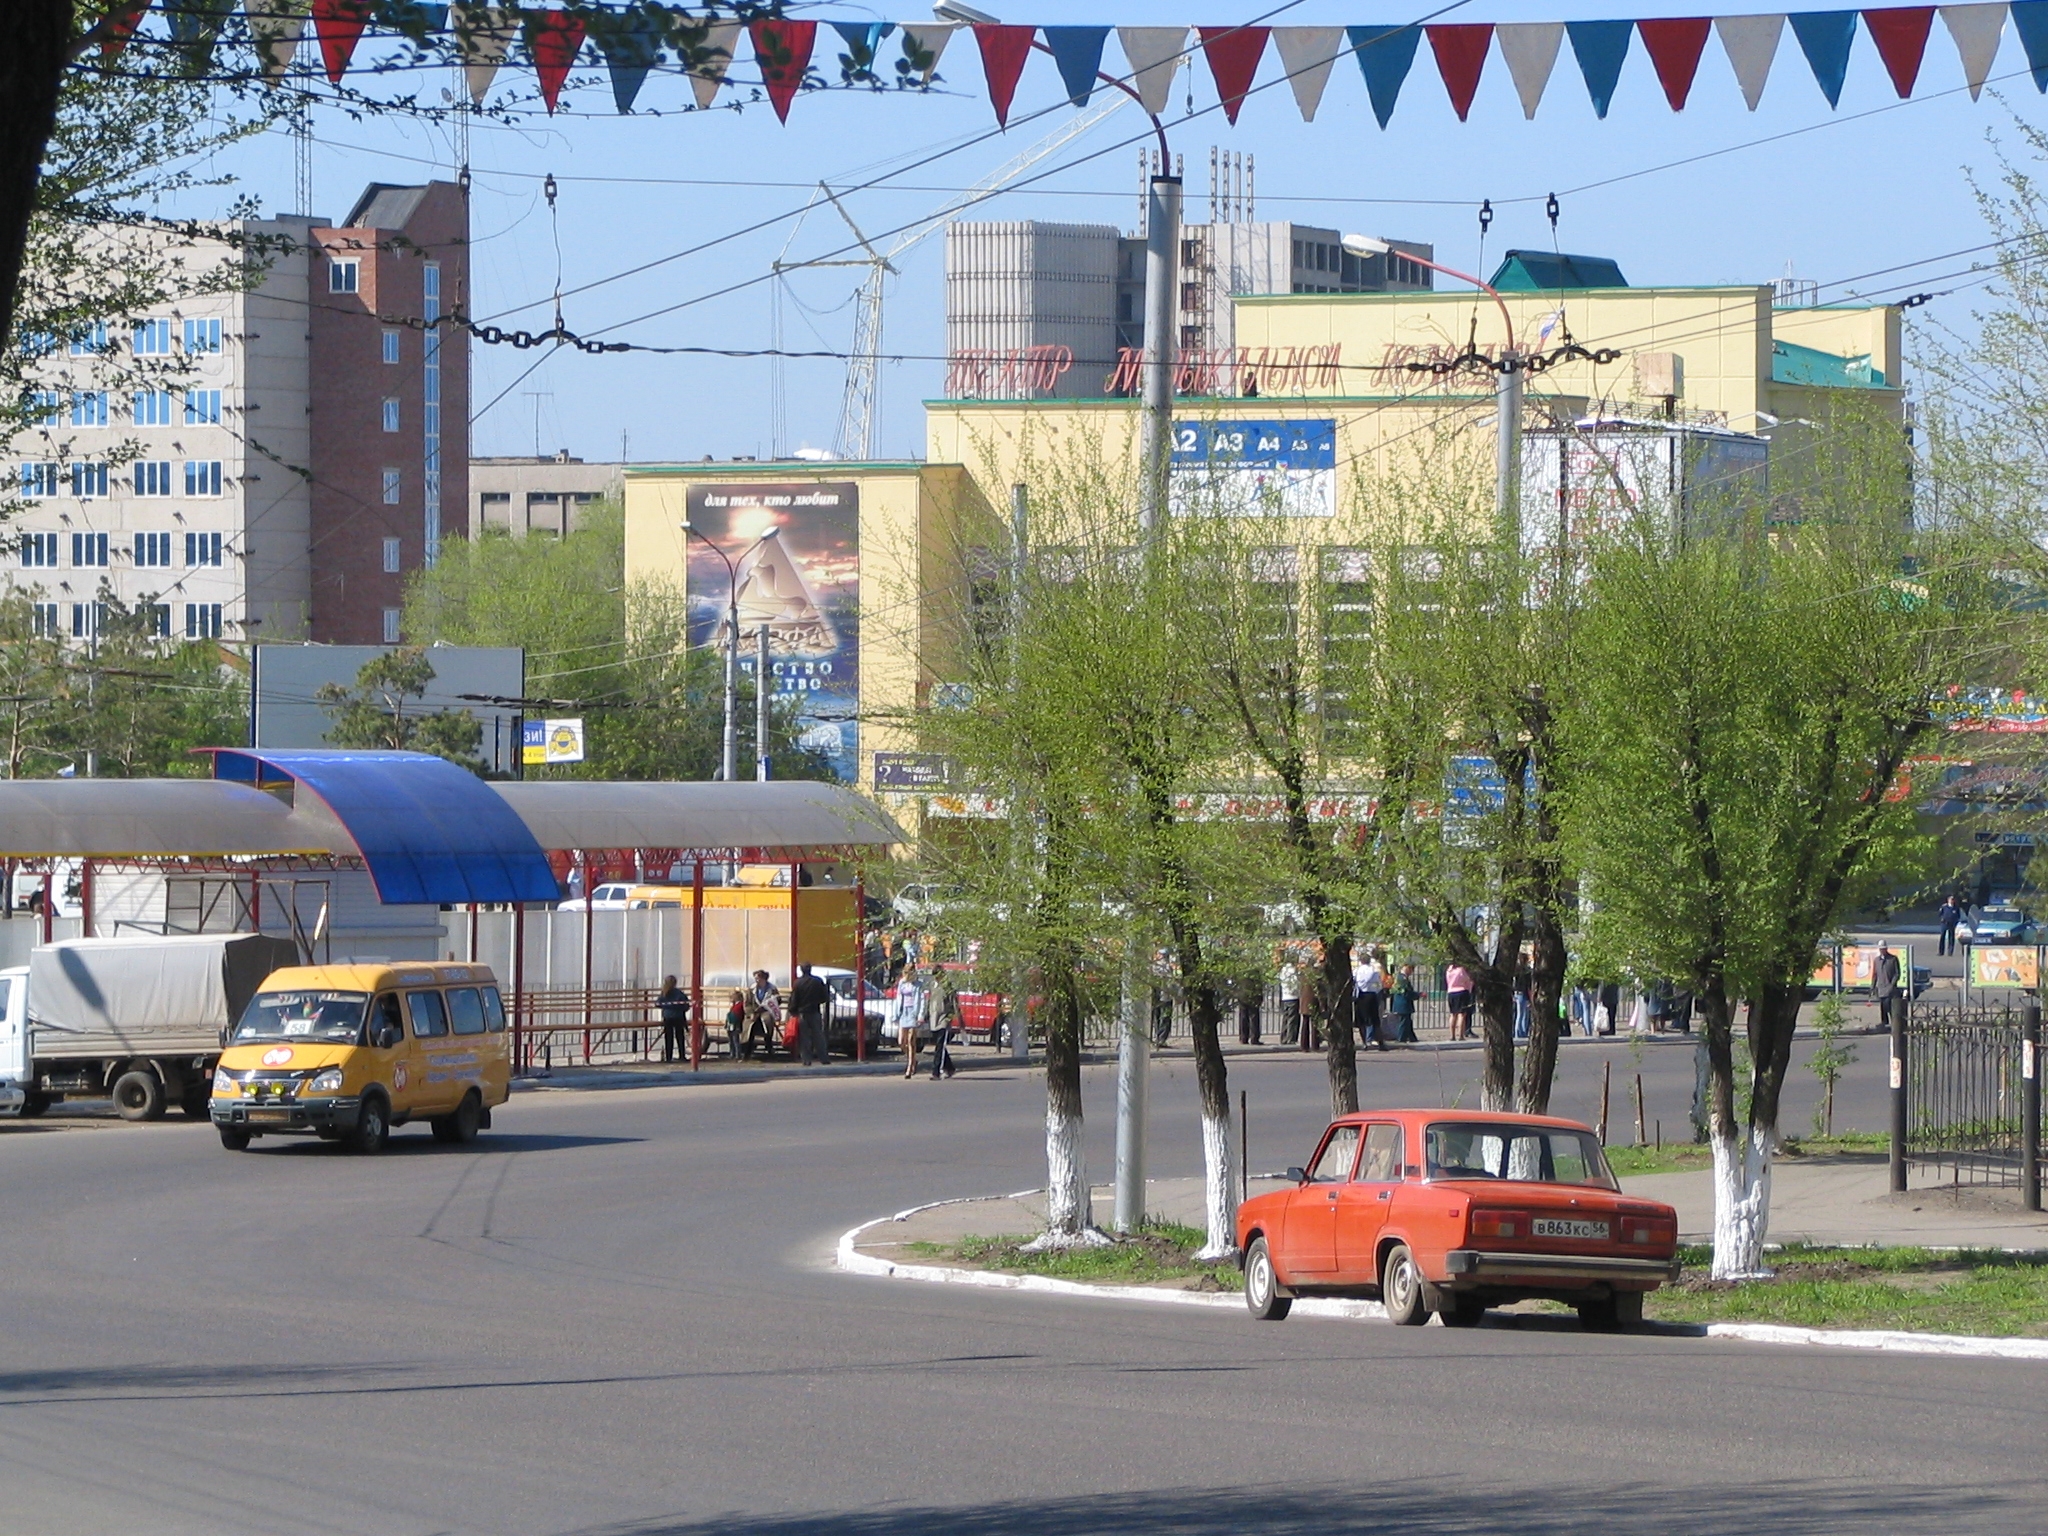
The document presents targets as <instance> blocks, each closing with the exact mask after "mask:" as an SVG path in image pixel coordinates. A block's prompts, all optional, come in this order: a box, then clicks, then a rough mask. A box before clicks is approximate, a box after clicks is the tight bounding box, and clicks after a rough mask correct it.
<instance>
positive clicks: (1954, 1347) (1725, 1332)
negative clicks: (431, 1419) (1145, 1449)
mask: <svg viewBox="0 0 2048 1536" xmlns="http://www.w3.org/2000/svg"><path fill="white" fill-rule="evenodd" d="M1036 1193H1038V1191H1036V1190H1031V1189H1024V1190H1019V1191H1017V1193H1016V1194H1014V1195H976V1196H973V1197H972V1198H970V1199H966V1200H933V1201H931V1202H929V1203H928V1204H925V1205H913V1206H912V1207H910V1209H909V1210H907V1211H898V1212H897V1213H896V1214H895V1215H894V1216H878V1217H876V1218H875V1219H874V1220H873V1221H864V1222H862V1223H861V1224H860V1225H859V1226H857V1227H854V1228H853V1229H852V1230H850V1231H848V1232H845V1233H843V1234H842V1235H841V1236H840V1239H839V1246H838V1249H837V1251H836V1252H835V1253H834V1255H833V1263H834V1264H835V1265H836V1266H837V1267H838V1268H840V1269H842V1270H844V1271H846V1273H848V1274H850V1275H872V1276H874V1277H876V1278H877V1279H883V1280H922V1281H925V1282H926V1283H928V1284H936V1285H977V1286H982V1287H984V1288H986V1289H989V1290H997V1291H1036V1292H1038V1293H1039V1294H1040V1295H1053V1296H1086V1297H1090V1298H1092V1299H1094V1300H1098V1301H1147V1302H1152V1303H1154V1304H1155V1305H1164V1306H1180V1307H1231V1308H1239V1307H1242V1306H1243V1305H1244V1298H1243V1297H1242V1296H1240V1295H1236V1294H1229V1295H1221V1294H1218V1293H1216V1292H1214V1291H1176V1290H1168V1289H1165V1288H1163V1287H1159V1286H1150V1285H1087V1284H1084V1283H1083V1282H1081V1281H1079V1280H1055V1279H1053V1278H1052V1277H1051V1276H1049V1275H1004V1274H998V1273H996V1272H995V1271H993V1270H987V1269H955V1268H953V1267H952V1266H951V1265H946V1264H899V1263H897V1262H895V1261H894V1260H892V1259H878V1258H876V1257H875V1256H874V1255H873V1254H871V1253H862V1252H861V1251H860V1250H859V1247H858V1246H857V1245H858V1244H859V1242H860V1238H861V1234H862V1233H864V1232H866V1231H868V1230H869V1229H870V1228H872V1227H879V1226H882V1225H884V1224H885V1223H887V1222H892V1221H908V1220H909V1219H910V1218H911V1217H913V1216H915V1215H917V1214H918V1213H919V1212H921V1211H932V1210H937V1209H938V1208H939V1207H940V1206H942V1205H977V1204H979V1203H981V1202H982V1201H984V1200H1014V1199H1017V1198H1018V1197H1019V1196H1021V1195H1031V1194H1036ZM1294 1312H1295V1314H1296V1315H1297V1316H1301V1317H1343V1318H1353V1319H1360V1320H1363V1321H1367V1322H1379V1323H1383V1322H1385V1321H1386V1320H1387V1309H1386V1308H1385V1307H1383V1306H1381V1305H1380V1304H1379V1303H1378V1302H1376V1301H1351V1300H1347V1299H1345V1298H1342V1297H1336V1296H1304V1297H1301V1298H1299V1299H1298V1300H1297V1301H1296V1302H1295V1303H1294ZM1706 1335H1707V1337H1708V1338H1710V1339H1730V1340H1734V1341H1736V1342H1739V1343H1745V1344H1798V1345H1806V1346H1809V1347H1818V1348H1824V1349H1867V1350H1874V1351H1878V1352H1880V1353H1884V1354H1904V1355H1951V1356H1965V1357H1973V1358H1977V1359H1995V1360H2043V1361H2048V1339H1986V1338H1977V1337H1974V1336H1971V1335H1967V1334H1951V1333H1902V1332H1899V1331H1896V1330H1891V1329H1855V1328H1791V1327H1786V1326H1784V1325H1782V1324H1778V1323H1708V1324H1707V1325H1706ZM1667 1337H1669V1335H1667Z"/></svg>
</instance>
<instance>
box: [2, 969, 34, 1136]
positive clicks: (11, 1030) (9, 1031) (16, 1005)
mask: <svg viewBox="0 0 2048 1536" xmlns="http://www.w3.org/2000/svg"><path fill="white" fill-rule="evenodd" d="M28 1045H29V1036H28V967H27V966H25V965H13V966H9V967H7V968H6V969H5V970H0V1110H5V1109H14V1110H19V1109H21V1108H22V1107H23V1106H24V1105H26V1104H27V1103H28V1091H27V1090H28V1084H29V1083H30V1081H31V1080H32V1074H31V1072H30V1070H29V1049H28Z"/></svg>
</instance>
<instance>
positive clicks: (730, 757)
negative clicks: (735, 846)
mask: <svg viewBox="0 0 2048 1536" xmlns="http://www.w3.org/2000/svg"><path fill="white" fill-rule="evenodd" d="M682 530H683V541H684V543H685V544H687V543H688V542H689V541H690V540H691V539H693V538H694V539H696V540H697V541H698V542H699V543H701V544H702V545H703V546H704V547H705V548H706V549H708V550H710V551H711V553H713V554H714V555H716V556H718V559H719V562H720V563H721V564H722V565H724V567H725V581H726V586H725V729H724V731H723V733H722V734H721V736H720V739H719V754H718V777H719V778H720V779H722V780H723V781H724V782H725V783H727V784H730V783H732V781H733V780H734V779H736V778H738V777H739V757H740V734H739V692H740V690H739V677H740V572H739V566H738V564H737V563H735V562H734V560H733V558H732V556H730V555H728V554H727V553H726V552H725V551H724V550H722V549H720V548H719V547H718V546H717V545H716V544H714V543H712V542H711V539H710V537H709V536H708V535H707V534H706V533H705V532H704V530H703V529H701V528H698V527H695V526H693V525H692V524H691V523H690V521H689V519H688V518H685V519H684V520H683V523H682ZM775 534H776V530H775V529H773V528H770V529H769V530H768V531H767V532H766V533H764V534H762V535H761V537H760V538H758V539H756V540H755V541H754V542H753V543H752V544H749V545H748V546H747V548H746V549H745V550H743V551H741V553H740V559H742V560H744V559H746V557H747V555H748V553H750V552H751V551H753V550H755V549H758V548H759V547H760V546H761V545H762V544H763V543H765V542H766V541H767V540H769V539H772V538H774V537H775ZM684 565H685V570H686V571H687V569H688V562H687V561H685V563H684ZM764 740H765V738H764ZM765 761H766V759H765V756H764V757H763V762H764V764H765ZM759 771H760V776H761V777H762V778H764V779H765V778H766V777H768V773H767V769H766V767H765V766H763V767H762V768H761V769H760V770H759Z"/></svg>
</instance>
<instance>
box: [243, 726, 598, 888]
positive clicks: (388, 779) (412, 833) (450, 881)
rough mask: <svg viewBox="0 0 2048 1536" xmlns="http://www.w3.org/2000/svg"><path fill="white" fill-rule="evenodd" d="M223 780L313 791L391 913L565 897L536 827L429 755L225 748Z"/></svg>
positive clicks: (492, 793) (474, 781)
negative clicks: (402, 907)
mask: <svg viewBox="0 0 2048 1536" xmlns="http://www.w3.org/2000/svg"><path fill="white" fill-rule="evenodd" d="M213 776H214V777H215V778H217V779H232V780H236V781H239V782H241V783H245V784H256V785H259V786H260V785H264V784H278V783H283V782H285V781H287V780H290V781H293V782H296V783H298V784H302V785H304V786H305V787H306V788H307V789H309V790H311V791H312V792H313V793H314V794H316V795H318V796H319V797H320V798H321V799H322V800H323V801H325V802H326V804H327V807H328V809H329V810H331V811H332V812H333V813H334V815H335V817H336V819H337V820H339V821H340V822H341V824H342V826H343V827H344V828H346V829H347V831H348V835H349V836H350V837H351V838H352V839H354V841H355V845H356V847H357V849H358V850H359V851H360V852H361V853H362V856H363V862H364V864H366V865H367V866H368V867H369V871H370V879H371V880H372V881H373V882H374V883H375V885H376V887H377V896H378V899H379V900H381V901H382V902H384V903H385V904H386V905H387V906H392V905H399V904H403V903H410V902H419V903H433V904H436V905H438V904H440V903H442V902H458V903H459V902H468V901H485V902H491V901H556V900H559V899H560V897H561V890H560V888H559V887H558V886H557V885H556V884H555V876H554V872H553V871H552V870H551V869H549V868H548V861H547V856H546V855H545V854H544V853H543V852H542V851H541V846H540V844H539V843H537V842H535V841H534V837H533V834H532V833H531V832H530V831H528V830H527V827H526V823H525V822H523V821H521V820H520V819H519V816H518V814H517V813H516V812H514V811H513V809H512V808H511V807H510V806H509V805H507V804H506V803H505V801H504V798H503V797H502V796H500V795H499V794H498V793H497V791H495V790H494V789H492V788H491V786H490V785H488V784H486V783H485V782H484V781H483V780H482V779H479V778H478V777H477V776H476V775H475V774H473V773H470V772H468V771H467V770H465V769H462V768H458V767H456V766H455V765H454V764H453V763H451V762H448V761H446V760H445V759H443V758H438V757H432V756H429V755H428V754H427V753H424V752H350V751H344V750H342V749H340V748H328V747H255V748H225V747H223V748H218V749H216V750H215V751H214V754H213Z"/></svg>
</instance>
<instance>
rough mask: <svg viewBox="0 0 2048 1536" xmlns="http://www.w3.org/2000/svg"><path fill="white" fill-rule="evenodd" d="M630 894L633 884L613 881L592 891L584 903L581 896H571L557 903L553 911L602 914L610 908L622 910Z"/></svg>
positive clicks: (628, 881) (625, 881)
mask: <svg viewBox="0 0 2048 1536" xmlns="http://www.w3.org/2000/svg"><path fill="white" fill-rule="evenodd" d="M632 892H633V883H632V882H631V881H630V880H614V881H610V882H607V883H606V884H604V885H600V886H599V887H597V889H596V890H594V891H592V892H591V893H590V900H588V901H585V900H584V899H583V898H582V897H581V896H571V897H570V898H569V899H568V900H567V901H564V902H559V903H557V904H556V907H555V910H556V911H557V912H583V911H586V910H587V911H592V912H602V911H604V910H606V909H607V908H610V907H617V908H624V907H625V905H626V901H627V898H628V897H629V896H631V895H632Z"/></svg>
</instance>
